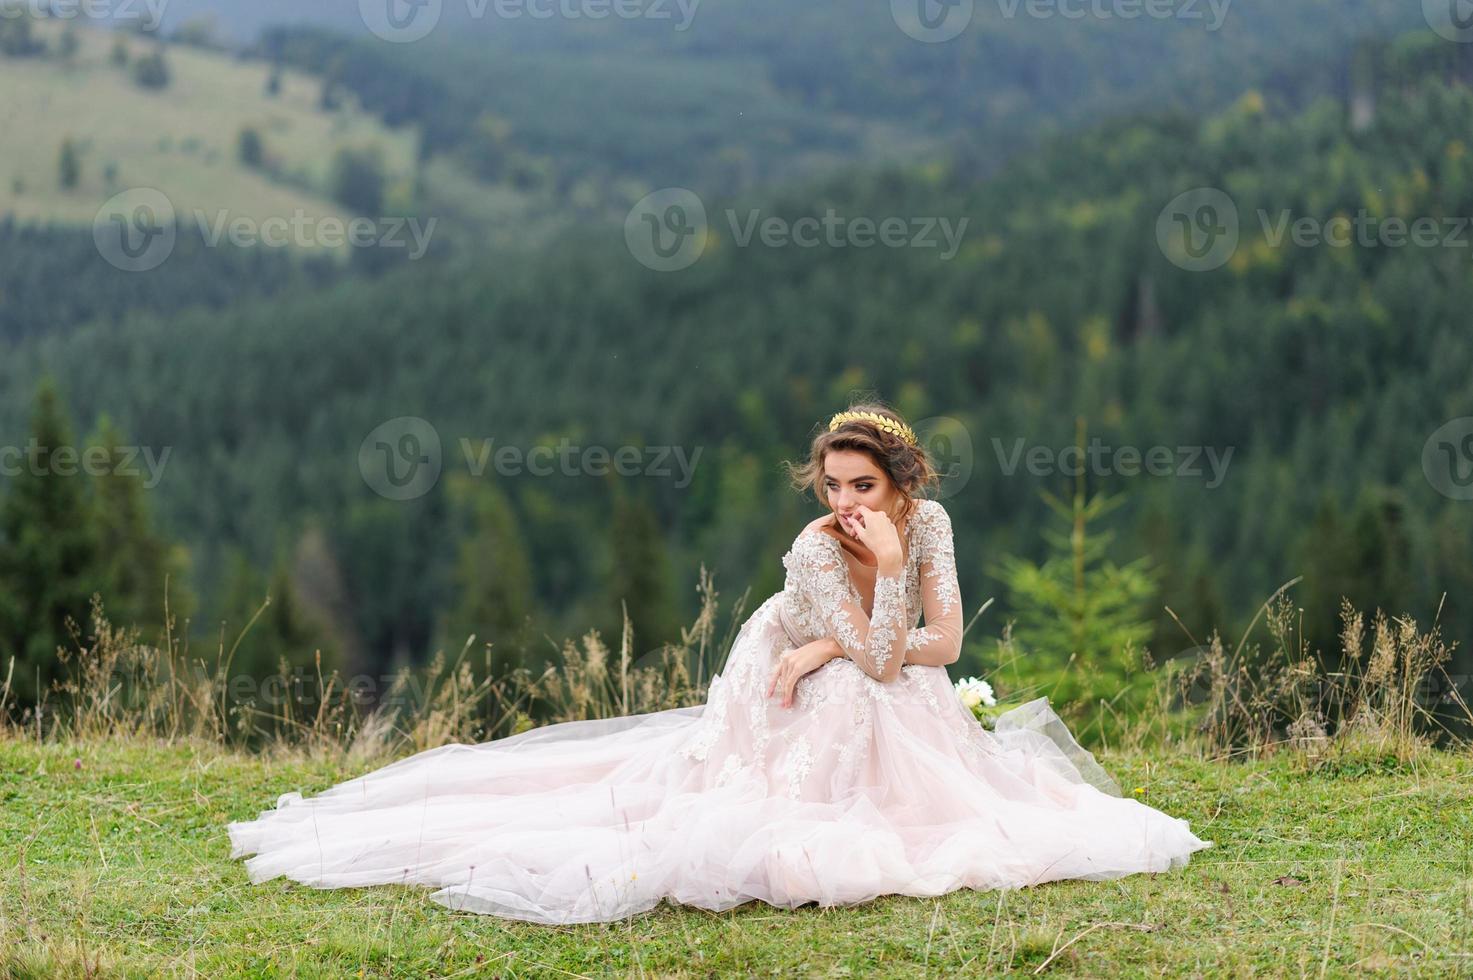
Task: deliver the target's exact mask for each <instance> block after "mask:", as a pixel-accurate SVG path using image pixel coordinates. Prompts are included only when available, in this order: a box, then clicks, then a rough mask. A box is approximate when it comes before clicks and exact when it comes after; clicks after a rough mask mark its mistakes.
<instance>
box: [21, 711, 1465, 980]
mask: <svg viewBox="0 0 1473 980" xmlns="http://www.w3.org/2000/svg"><path fill="white" fill-rule="evenodd" d="M1103 761H1105V763H1106V765H1107V766H1108V767H1109V768H1110V770H1111V771H1112V772H1113V773H1115V774H1116V776H1117V778H1119V779H1120V781H1121V785H1122V786H1124V787H1126V789H1127V791H1128V792H1129V791H1133V790H1135V789H1136V788H1137V787H1139V788H1140V789H1141V790H1143V793H1142V795H1143V798H1145V799H1146V800H1147V801H1148V802H1150V803H1151V804H1152V805H1154V806H1157V807H1160V808H1162V809H1164V810H1166V811H1167V812H1168V813H1171V814H1173V815H1176V816H1182V817H1186V818H1188V819H1190V820H1191V821H1192V826H1193V829H1194V830H1195V831H1196V832H1197V833H1198V834H1199V835H1200V836H1202V837H1204V838H1206V839H1210V840H1214V841H1215V842H1216V847H1215V848H1211V849H1209V850H1206V851H1202V852H1199V853H1198V854H1197V855H1196V856H1195V857H1194V859H1193V861H1192V863H1191V865H1190V866H1189V867H1188V868H1186V869H1183V870H1180V871H1177V872H1174V873H1171V874H1161V875H1135V876H1131V877H1128V878H1124V879H1120V880H1119V881H1112V882H1085V881H1070V882H1055V883H1050V884H1047V885H1042V886H1038V887H1035V888H1031V889H1025V890H1022V891H1014V892H1009V893H997V892H992V893H978V892H957V893H953V894H951V895H948V896H945V897H944V898H942V899H940V900H916V899H908V898H900V897H887V898H882V899H880V900H878V901H875V902H872V903H869V904H867V905H864V906H861V907H857V908H842V909H818V908H815V907H813V906H809V907H806V908H803V909H800V910H797V911H784V910H777V909H773V908H771V907H768V906H765V905H760V904H756V903H752V904H748V905H746V906H744V907H742V908H739V909H736V910H733V911H731V912H728V913H725V914H721V915H715V914H711V913H708V912H705V911H700V910H694V909H675V908H672V907H670V906H668V905H665V906H661V907H660V908H659V909H658V910H656V911H654V912H651V913H648V914H646V915H643V916H640V917H637V918H635V919H633V920H629V921H625V922H620V923H613V924H607V925H594V926H573V927H558V928H549V927H543V926H536V925H531V924H526V923H518V922H510V921H505V920H500V919H496V918H494V917H487V916H478V915H473V914H465V913H454V912H451V911H450V910H448V909H445V908H443V907H441V906H439V905H437V904H435V903H432V902H430V901H429V900H428V891H427V890H424V889H416V888H407V887H400V886H385V887H378V888H370V889H357V890H339V891H320V890H316V889H311V888H306V887H303V886H301V885H297V884H295V883H292V882H289V881H286V880H284V879H277V880H275V881H271V882H267V883H264V884H261V885H252V884H251V883H250V881H249V879H248V878H247V877H246V874H245V870H244V867H243V864H242V863H241V862H240V861H232V860H231V859H230V858H229V856H228V855H229V844H228V840H227V838H226V834H225V824H226V823H227V822H228V821H229V820H235V819H241V818H245V817H250V816H253V815H255V813H256V812H257V811H259V810H260V809H263V808H266V807H269V806H270V805H271V802H272V801H274V800H275V798H276V796H277V795H278V794H279V793H281V792H284V791H286V790H289V789H300V790H302V791H303V792H308V793H310V792H316V791H319V790H321V789H324V788H326V787H328V786H330V785H332V784H333V783H335V782H338V781H340V780H342V779H345V778H349V777H351V776H353V775H357V774H359V773H361V772H364V771H367V770H369V769H372V768H374V767H375V765H376V764H375V763H366V762H360V763H357V764H355V765H351V766H344V765H342V764H341V763H339V762H338V761H336V760H329V759H302V758H285V757H280V758H277V759H274V760H271V759H264V758H260V757H253V756H246V755H241V754H235V753H231V752H229V751H226V750H224V749H220V748H216V747H214V746H209V745H177V744H176V745H164V744H147V743H141V742H140V743H129V744H119V743H116V742H109V743H102V744H75V743H71V744H68V743H57V744H44V745H37V744H35V743H33V742H29V741H24V740H18V739H16V738H14V737H11V738H0V840H3V842H4V844H3V852H0V859H3V862H4V864H3V867H0V975H5V976H29V975H37V976H50V975H55V974H57V973H63V974H66V973H83V972H86V970H87V969H88V968H89V967H91V968H97V967H98V966H99V965H100V967H101V970H102V972H104V973H121V974H131V975H140V976H141V975H152V974H158V973H178V974H186V973H187V974H194V973H196V972H198V973H202V974H204V975H209V976H217V975H239V974H247V975H254V976H273V975H297V974H302V975H308V976H312V975H321V976H348V975H352V976H357V975H360V973H361V975H366V976H374V975H390V974H393V975H403V974H410V975H421V974H424V975H440V976H444V975H463V976H468V975H473V974H479V973H481V972H485V973H486V974H487V975H490V974H492V973H500V974H501V975H503V976H551V975H590V976H591V975H608V974H614V975H624V974H628V975H660V976H669V975H676V976H706V975H710V974H713V973H738V974H743V975H772V976H785V975H790V974H793V973H794V972H801V973H804V974H810V975H822V976H851V975H870V974H874V973H876V972H877V971H878V973H879V974H882V975H887V976H895V975H921V974H927V973H934V974H937V975H963V974H965V975H973V976H980V975H992V974H996V973H1001V972H1005V971H1007V970H1009V969H1011V970H1015V971H1019V972H1021V973H1025V974H1031V973H1032V972H1033V971H1034V970H1035V969H1037V968H1038V967H1039V966H1040V965H1042V964H1044V962H1045V961H1046V960H1048V959H1049V957H1050V955H1051V953H1053V952H1054V951H1055V950H1058V949H1061V948H1063V951H1062V952H1060V953H1059V954H1058V955H1057V956H1055V957H1054V959H1053V960H1052V961H1051V962H1050V963H1049V965H1048V967H1047V969H1046V970H1045V971H1044V972H1045V973H1047V974H1050V975H1055V976H1058V975H1084V976H1104V975H1111V976H1115V975H1126V976H1132V975H1160V974H1169V975H1200V976H1206V975H1224V974H1227V973H1231V974H1236V975H1252V974H1266V975H1311V976H1321V975H1325V976H1336V975H1347V974H1350V973H1364V972H1369V973H1379V974H1384V975H1416V976H1459V975H1461V976H1467V975H1469V974H1470V973H1473V883H1470V882H1473V863H1470V862H1473V858H1470V851H1473V756H1469V755H1468V754H1466V753H1463V754H1458V755H1451V754H1446V753H1427V754H1425V755H1423V756H1422V757H1420V761H1419V762H1417V763H1416V764H1415V765H1414V766H1411V767H1407V768H1398V767H1396V766H1394V765H1392V764H1389V763H1385V762H1380V761H1377V760H1374V759H1371V760H1368V761H1365V762H1360V763H1354V764H1347V763H1340V764H1339V765H1338V766H1337V767H1336V768H1334V769H1330V770H1324V771H1321V772H1319V773H1308V772H1304V771H1302V769H1303V767H1302V766H1299V765H1296V764H1295V763H1294V762H1293V761H1292V760H1291V759H1287V758H1284V757H1281V758H1280V759H1277V760H1270V761H1265V762H1247V763H1233V764H1222V763H1211V762H1203V761H1199V760H1196V759H1194V758H1190V757H1187V756H1177V757H1152V756H1149V755H1140V754H1129V755H1121V754H1107V755H1104V756H1103ZM1071 940H1073V942H1072V945H1067V948H1064V947H1066V944H1070V942H1071Z"/></svg>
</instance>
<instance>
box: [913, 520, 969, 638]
mask: <svg viewBox="0 0 1473 980" xmlns="http://www.w3.org/2000/svg"><path fill="white" fill-rule="evenodd" d="M922 506H924V507H926V513H925V514H924V515H922V514H917V515H916V517H917V518H918V519H919V520H920V523H919V524H917V525H916V534H917V539H916V548H917V555H918V556H919V557H920V559H921V564H920V573H921V608H922V610H923V612H924V614H925V617H926V625H925V626H922V627H918V628H916V629H913V630H910V631H909V632H907V633H906V636H905V662H906V663H908V664H924V665H925V666H927V667H945V666H946V665H948V664H954V663H956V661H957V658H958V657H960V656H961V652H962V593H961V587H960V586H959V585H958V584H957V578H956V547H955V543H954V541H953V540H952V534H951V516H950V515H949V514H947V513H946V508H945V507H943V506H942V505H941V504H940V503H939V502H937V501H930V502H928V503H927V504H924V505H922Z"/></svg>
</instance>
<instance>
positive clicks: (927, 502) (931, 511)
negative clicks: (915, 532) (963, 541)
mask: <svg viewBox="0 0 1473 980" xmlns="http://www.w3.org/2000/svg"><path fill="white" fill-rule="evenodd" d="M914 516H915V518H916V520H917V521H918V522H919V523H920V524H923V525H929V526H934V527H950V526H951V515H950V514H948V513H947V512H946V506H945V505H944V504H942V503H941V501H939V500H933V499H931V498H930V497H923V498H921V499H920V500H917V501H916V510H915V515H914Z"/></svg>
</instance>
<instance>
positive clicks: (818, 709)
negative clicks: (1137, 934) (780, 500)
mask: <svg viewBox="0 0 1473 980" xmlns="http://www.w3.org/2000/svg"><path fill="white" fill-rule="evenodd" d="M794 477H795V483H797V484H798V485H799V486H800V487H801V488H805V489H812V490H813V491H815V492H816V493H817V495H818V497H819V499H820V501H821V502H822V503H823V504H824V505H825V506H826V507H827V508H828V510H829V513H827V514H825V515H824V516H823V517H821V518H819V519H818V520H815V521H814V522H813V523H811V524H809V525H808V526H807V527H805V528H803V530H802V531H801V532H799V534H798V536H797V537H796V538H795V539H794V541H793V544H792V548H791V549H790V550H789V551H788V553H787V554H785V555H784V556H783V559H782V560H783V565H784V566H785V568H786V569H787V578H786V583H785V585H784V587H783V590H782V591H781V592H778V593H777V594H775V595H773V596H772V597H770V598H769V599H768V600H767V601H765V602H764V603H763V604H762V605H761V606H760V607H759V608H758V609H757V610H756V611H755V612H753V613H752V615H751V616H750V617H749V618H748V619H747V620H746V622H745V623H744V624H743V625H742V627H741V630H740V631H739V632H738V635H737V637H736V640H735V642H734V644H733V646H732V649H731V653H730V656H729V658H728V660H727V662H726V664H725V666H724V669H723V670H722V671H721V672H719V673H717V674H716V675H714V676H713V677H712V679H711V685H710V691H709V694H708V697H707V700H706V703H705V704H703V705H698V706H695V707H688V708H674V709H670V710H666V711H656V712H650V713H647V714H641V715H632V716H628V717H622V718H612V719H607V720H595V721H571V722H564V723H561V724H554V725H549V726H546V727H544V728H540V729H534V730H532V731H527V732H523V733H521V734H518V735H514V736H510V737H507V738H502V739H498V740H495V741H491V742H486V743H483V744H479V745H463V744H454V745H444V746H441V747H439V748H434V749H429V750H426V751H423V752H420V753H418V754H416V755H413V756H410V757H408V758H406V759H402V760H400V761H398V762H394V763H392V764H390V765H387V766H385V767H383V768H381V769H379V770H377V771H375V772H371V773H369V774H367V775H364V776H361V777H359V778H357V779H351V780H348V781H347V782H343V783H340V784H338V785H336V786H334V787H332V788H331V789H328V790H326V791H325V792H323V793H320V794H318V795H316V796H314V797H310V798H303V797H302V795H301V794H299V793H285V794H283V795H282V796H281V797H280V798H279V799H278V800H277V802H276V807H275V808H274V809H271V810H267V811H264V812H262V813H261V814H260V815H259V817H258V818H257V819H255V820H248V821H241V822H234V823H231V824H230V825H229V828H228V829H229V834H230V841H231V845H232V854H231V856H232V857H242V856H248V855H254V856H252V857H249V858H248V860H247V861H246V869H247V871H248V873H249V875H250V877H251V880H252V881H254V882H261V881H266V880H268V879H271V878H275V877H277V876H279V875H285V876H287V877H289V878H291V879H293V880H295V881H298V882H301V883H302V884H305V885H309V886H312V887H314V888H345V887H359V886H365V885H378V884H391V883H400V884H411V885H419V886H430V887H432V888H435V889H436V891H434V892H433V894H432V895H431V896H430V897H431V898H432V899H433V900H435V901H437V902H440V903H441V904H444V905H446V906H449V907H451V908H454V909H465V910H469V911H472V912H480V913H486V914H491V915H497V916H503V917H506V918H512V919H523V920H528V921H532V922H541V923H550V924H564V923H575V922H602V921H610V920H615V919H622V918H625V917H627V916H630V915H634V914H636V913H639V912H642V911H645V910H647V909H651V908H653V907H655V906H656V905H658V904H659V903H660V901H661V900H662V899H669V900H670V901H672V902H674V903H680V904H686V905H694V906H699V907H701V908H705V909H711V910H715V911H721V910H725V909H729V908H732V907H734V906H737V905H741V904H743V903H745V902H748V901H751V900H753V899H758V900H761V901H763V902H767V903H769V904H771V905H774V906H779V907H782V908H795V907H797V906H800V905H803V904H805V903H808V902H816V903H818V904H819V905H822V906H829V905H847V904H854V903H859V902H864V901H867V900H869V899H872V898H874V897H876V896H879V895H886V894H899V895H914V896H936V895H942V894H945V893H947V892H950V891H953V890H955V889H959V888H974V889H982V890H986V889H1014V888H1021V887H1025V886H1029V885H1036V884H1040V883H1043V882H1047V881H1055V880H1059V879H1066V878H1086V879H1095V880H1102V879H1110V878H1118V877H1121V876H1124V875H1129V874H1133V873H1137V872H1143V871H1167V870H1170V869H1174V868H1179V867H1182V866H1184V865H1185V864H1186V863H1187V861H1188V859H1189V855H1191V854H1192V853H1193V852H1194V851H1197V850H1199V849H1201V848H1205V847H1210V846H1212V843H1213V842H1212V841H1203V840H1200V839H1198V838H1197V837H1196V836H1195V835H1194V834H1193V833H1192V831H1191V829H1190V827H1189V824H1188V822H1187V821H1186V820H1183V819H1179V818H1174V817H1171V816H1168V815H1167V814H1165V813H1162V812H1161V811H1159V810H1155V809H1153V808H1151V807H1149V806H1147V805H1145V804H1144V803H1141V802H1139V801H1137V800H1134V799H1130V798H1122V797H1121V796H1120V792H1119V790H1118V788H1117V787H1116V785H1115V783H1114V782H1113V780H1111V778H1110V776H1109V775H1108V774H1106V773H1105V771H1104V770H1103V769H1101V768H1100V766H1099V765H1098V763H1096V761H1095V760H1094V758H1093V757H1092V756H1091V755H1090V754H1089V753H1088V752H1086V751H1085V750H1084V749H1083V748H1081V747H1080V746H1079V745H1078V744H1077V743H1076V742H1075V741H1074V739H1073V738H1072V737H1071V735H1070V733H1069V731H1068V729H1067V728H1066V727H1065V725H1064V723H1063V722H1062V721H1061V720H1060V719H1059V717H1058V716H1057V715H1056V714H1055V713H1054V712H1053V710H1052V709H1051V708H1050V707H1049V706H1048V701H1047V699H1046V698H1038V699H1036V700H1034V701H1032V702H1030V703H1028V704H1025V705H1022V706H1021V707H1018V708H1015V709H1012V710H1011V711H1008V712H1005V713H1004V714H1002V715H1001V716H1000V718H999V719H998V720H997V722H996V726H995V730H994V731H989V730H987V729H986V728H984V727H983V726H982V725H981V724H980V723H979V722H978V721H977V720H976V719H975V718H974V717H973V715H972V713H971V711H970V710H969V709H968V708H967V707H965V706H964V705H963V704H962V702H961V700H960V699H959V697H958V696H957V694H956V692H955V689H954V688H953V687H952V685H951V683H950V681H949V680H948V678H947V674H946V665H948V664H951V663H954V662H956V659H957V656H958V653H959V651H960V648H961V636H962V598H961V593H960V590H959V588H958V584H957V574H956V562H955V557H954V552H953V544H952V532H951V521H950V518H949V516H948V515H947V512H946V509H945V508H944V507H943V506H942V505H941V503H940V502H939V501H936V500H931V499H923V498H921V497H920V496H919V495H918V494H919V492H920V491H921V490H923V489H925V488H927V487H928V486H931V485H933V484H934V482H935V480H936V476H935V473H934V471H933V469H932V467H931V464H930V462H929V460H928V459H927V456H926V453H925V451H924V449H923V448H922V447H921V446H920V445H918V443H917V440H916V437H915V434H914V432H913V431H912V430H911V428H910V427H909V426H908V425H906V424H905V422H904V421H903V420H902V419H901V418H900V417H899V416H898V415H897V414H895V413H894V412H892V411H890V410H889V409H888V408H886V407H884V406H881V405H857V406H855V407H854V408H852V409H851V410H849V411H846V412H842V413H840V414H838V415H836V416H834V417H833V419H832V420H831V421H830V422H829V425H828V428H827V430H826V431H823V432H821V433H820V434H819V435H818V436H817V437H815V439H814V440H813V444H812V447H811V450H810V453H809V458H808V460H807V462H806V463H805V465H804V466H802V467H801V468H795V470H794ZM922 613H924V616H925V625H924V626H919V627H918V626H917V619H918V618H919V617H920V616H921V615H922Z"/></svg>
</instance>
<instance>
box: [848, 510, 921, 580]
mask: <svg viewBox="0 0 1473 980" xmlns="http://www.w3.org/2000/svg"><path fill="white" fill-rule="evenodd" d="M838 518H839V520H840V522H842V523H843V525H844V527H845V528H846V529H847V530H848V531H849V533H850V534H852V535H854V536H855V537H856V538H858V539H859V541H860V543H861V544H863V545H864V546H865V547H866V548H868V549H869V550H870V553H871V554H873V555H874V556H875V560H876V562H878V564H879V573H880V574H881V575H895V574H898V573H899V571H900V569H901V566H902V565H903V564H904V563H905V552H904V550H903V548H902V547H901V544H900V532H899V531H897V530H896V529H895V524H894V523H893V522H892V521H891V520H890V515H889V514H886V513H885V512H884V511H882V510H873V509H871V508H869V507H866V506H864V504H860V505H859V506H858V508H857V509H856V511H855V516H854V517H852V518H849V519H848V520H845V518H844V515H842V514H839V515H838Z"/></svg>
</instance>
